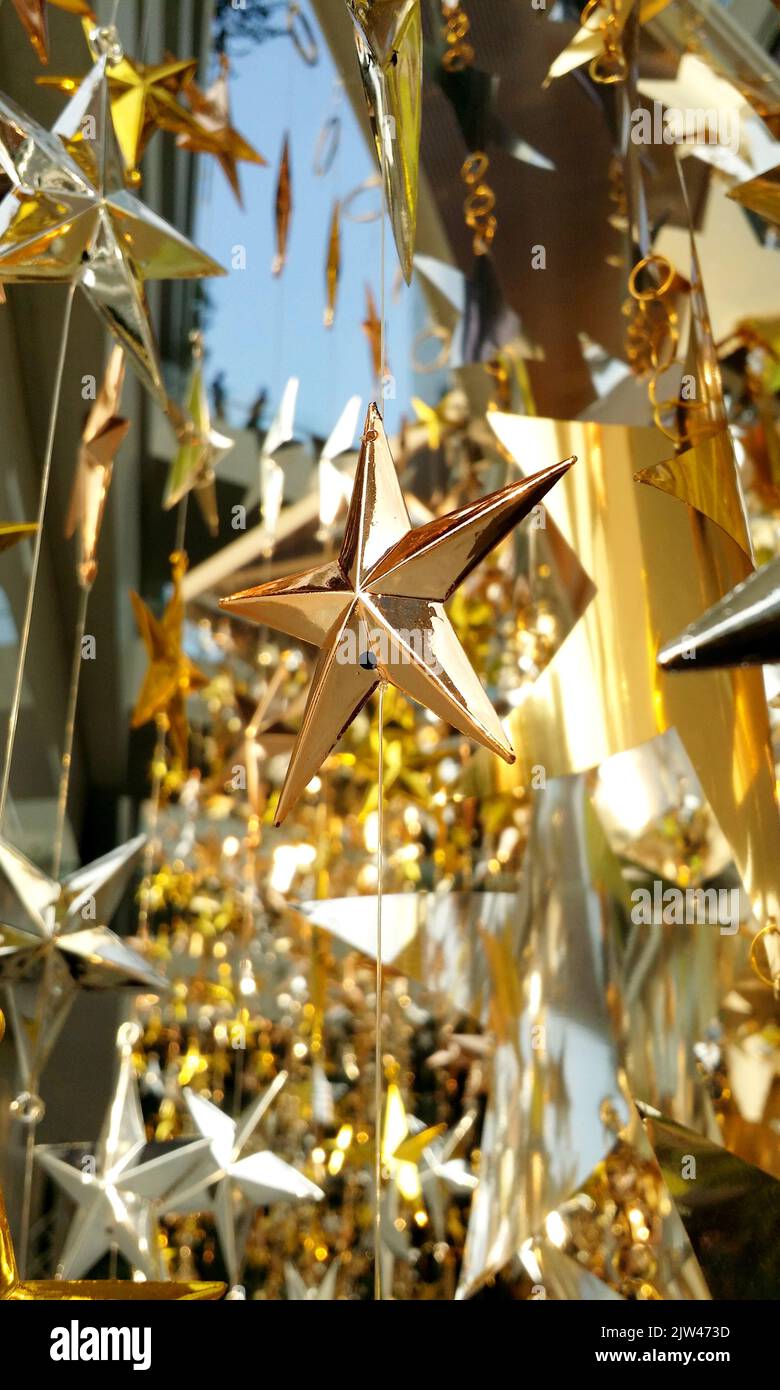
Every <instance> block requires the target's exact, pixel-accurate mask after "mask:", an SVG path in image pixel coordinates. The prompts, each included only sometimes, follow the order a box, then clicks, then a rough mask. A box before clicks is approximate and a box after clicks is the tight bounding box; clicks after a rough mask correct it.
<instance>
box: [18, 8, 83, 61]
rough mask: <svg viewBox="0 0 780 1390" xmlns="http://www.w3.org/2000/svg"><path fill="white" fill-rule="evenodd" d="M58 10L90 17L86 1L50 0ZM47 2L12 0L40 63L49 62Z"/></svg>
mask: <svg viewBox="0 0 780 1390" xmlns="http://www.w3.org/2000/svg"><path fill="white" fill-rule="evenodd" d="M51 3H52V4H53V5H56V6H57V7H58V9H60V10H68V11H69V12H70V13H71V14H80V15H86V16H92V10H91V9H90V7H89V5H88V4H87V3H86V0H51ZM46 4H47V0H13V6H14V9H15V10H16V13H17V14H18V16H19V19H20V20H21V23H22V26H23V28H24V32H25V33H26V35H27V37H28V39H29V40H30V43H31V44H32V46H33V48H34V49H35V52H36V54H37V57H38V61H39V62H41V63H48V61H49V36H48V32H47V25H46Z"/></svg>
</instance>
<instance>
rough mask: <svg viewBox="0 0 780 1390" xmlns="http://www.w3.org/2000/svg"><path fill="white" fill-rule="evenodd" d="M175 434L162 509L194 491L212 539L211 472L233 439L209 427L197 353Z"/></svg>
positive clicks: (213, 497) (216, 522)
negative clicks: (176, 443)
mask: <svg viewBox="0 0 780 1390" xmlns="http://www.w3.org/2000/svg"><path fill="white" fill-rule="evenodd" d="M178 435H179V447H178V449H177V451H176V454H175V455H174V458H173V461H172V463H171V469H170V472H169V474H168V479H167V481H166V484H165V495H164V497H163V507H164V508H165V510H166V511H168V510H170V508H171V507H175V506H176V504H177V503H178V502H180V501H181V499H182V498H183V497H186V495H187V493H188V492H190V491H193V490H194V492H195V498H196V501H197V503H198V506H199V507H200V510H201V514H202V516H203V520H204V521H205V523H206V525H207V527H208V529H209V531H210V532H211V534H212V536H216V535H217V534H218V532H219V512H218V510H217V490H216V484H215V479H214V470H215V468H216V467H217V465H218V464H219V462H220V461H221V459H223V458H224V457H225V455H226V454H229V453H230V450H231V449H232V448H233V440H232V439H230V438H229V436H228V435H226V434H220V432H219V430H215V429H214V428H213V426H212V423H211V408H210V406H209V398H208V393H207V391H206V384H205V382H204V380H203V364H202V361H201V358H200V354H196V358H195V364H194V366H193V370H192V376H191V379H190V389H189V395H188V398H187V417H186V419H185V420H184V422H183V423H182V425H181V426H180V428H179V430H178Z"/></svg>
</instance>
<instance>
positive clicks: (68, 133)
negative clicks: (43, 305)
mask: <svg viewBox="0 0 780 1390" xmlns="http://www.w3.org/2000/svg"><path fill="white" fill-rule="evenodd" d="M85 129H94V138H90V139H87V138H86V136H85V133H84V132H85ZM0 141H2V143H3V145H4V147H5V149H6V151H7V158H6V161H5V165H6V173H7V174H8V175H9V177H10V179H11V191H10V192H9V193H7V194H6V196H5V198H4V199H3V200H2V202H0V280H6V281H8V280H10V281H27V280H32V281H36V280H42V281H45V282H51V283H54V282H60V283H70V284H73V283H76V284H78V285H80V286H81V289H82V290H83V291H84V293H85V294H86V296H87V298H88V299H89V300H90V302H91V303H92V305H93V307H94V308H95V309H96V310H97V312H98V313H99V314H100V316H101V318H102V319H103V320H104V322H105V323H106V325H107V327H108V328H109V329H110V331H111V332H112V333H113V334H114V337H115V338H116V339H117V340H118V341H119V342H120V343H121V344H122V345H123V346H124V347H125V349H126V350H127V351H128V352H129V354H130V356H131V359H132V361H133V362H134V365H135V366H136V368H137V370H138V371H139V373H140V375H141V379H142V380H143V382H144V384H145V385H146V386H147V387H148V388H149V389H150V390H151V391H152V394H153V395H155V396H156V397H157V399H158V400H159V401H160V403H161V404H162V405H163V408H166V406H167V397H166V395H165V392H164V389H163V382H162V373H161V370H160V364H159V358H158V352H157V345H156V343H155V339H154V333H153V330H152V325H151V322H150V319H149V310H148V306H147V303H146V296H145V294H144V288H143V282H144V280H150V279H151V280H154V279H158V280H159V279H162V280H168V279H192V278H196V277H198V276H201V275H222V274H224V271H223V270H222V268H221V267H220V266H218V265H217V264H216V262H215V261H212V260H211V258H210V257H209V256H206V255H204V254H203V252H201V251H199V250H198V249H197V247H195V246H193V244H192V243H191V242H190V241H188V240H187V239H186V237H183V236H181V235H180V233H179V232H177V231H176V229H175V228H174V227H172V226H170V225H169V224H168V223H167V222H164V221H162V219H161V218H159V217H158V216H157V215H156V214H155V213H152V212H150V211H149V209H148V208H146V207H145V206H144V204H143V203H141V202H139V201H138V200H137V199H136V198H134V197H133V196H132V195H131V194H130V193H128V191H127V189H126V188H125V179H124V170H123V167H122V161H121V156H120V154H119V150H118V148H117V144H116V136H115V134H114V127H113V123H112V120H111V113H110V110H109V109H108V97H107V90H106V59H105V58H101V59H100V61H99V62H98V63H97V64H96V66H95V67H94V68H93V69H92V71H91V72H90V73H89V75H88V76H87V77H86V78H85V79H84V82H83V83H82V85H81V88H80V90H79V92H78V93H77V94H76V96H75V97H73V98H72V100H71V101H70V102H69V103H68V105H67V106H66V108H65V110H64V111H63V113H62V115H61V116H60V117H59V119H58V121H57V122H56V124H55V126H54V128H53V130H52V131H51V132H49V131H47V130H44V129H43V128H42V127H41V126H39V125H38V123H37V122H36V121H34V120H33V119H32V118H31V117H29V116H26V115H25V114H24V113H23V112H22V111H20V110H19V108H18V107H16V106H15V105H14V104H13V103H12V102H9V101H8V100H7V99H5V98H3V99H0Z"/></svg>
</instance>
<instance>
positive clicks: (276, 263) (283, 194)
mask: <svg viewBox="0 0 780 1390" xmlns="http://www.w3.org/2000/svg"><path fill="white" fill-rule="evenodd" d="M292 206H293V204H292V173H291V170H290V136H289V134H286V135H285V137H284V141H283V143H282V155H281V159H280V161H279V173H278V174H277V178H276V202H275V217H276V255H275V256H274V259H273V265H272V266H271V272H272V274H274V275H281V273H282V271H283V270H284V267H285V264H286V262H287V242H288V239H289V236H290V222H291V220H292Z"/></svg>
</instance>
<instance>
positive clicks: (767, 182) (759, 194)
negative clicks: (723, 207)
mask: <svg viewBox="0 0 780 1390" xmlns="http://www.w3.org/2000/svg"><path fill="white" fill-rule="evenodd" d="M728 196H729V198H733V199H734V202H735V203H741V204H742V206H743V208H748V209H749V210H750V212H757V213H758V214H759V216H760V217H765V218H766V220H767V222H771V223H772V224H773V225H774V226H775V227H778V226H780V165H778V166H777V168H775V169H768V170H767V172H766V173H765V174H759V175H758V176H757V177H756V178H754V179H748V180H747V182H746V183H740V184H738V185H737V187H736V188H731V189H729V194H728Z"/></svg>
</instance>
